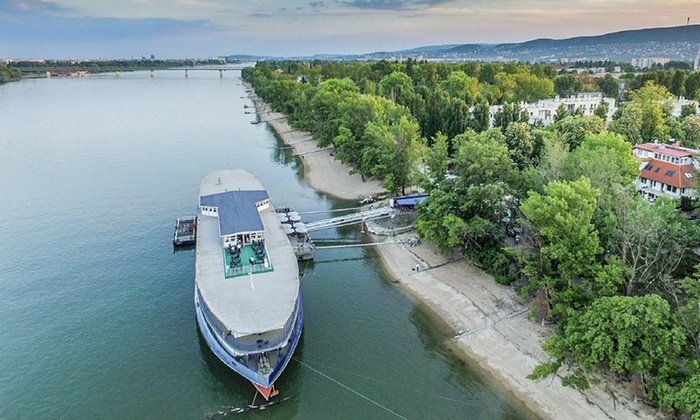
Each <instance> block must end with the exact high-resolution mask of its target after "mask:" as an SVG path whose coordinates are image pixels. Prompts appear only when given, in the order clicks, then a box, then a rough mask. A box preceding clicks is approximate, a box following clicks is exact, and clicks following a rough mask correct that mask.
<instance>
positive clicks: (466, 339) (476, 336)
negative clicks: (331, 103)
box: [244, 82, 659, 420]
mask: <svg viewBox="0 0 700 420" xmlns="http://www.w3.org/2000/svg"><path fill="white" fill-rule="evenodd" d="M244 83H245V82H244ZM245 85H246V87H247V88H248V89H250V90H252V87H250V85H248V84H247V83H246V84H245ZM249 96H250V98H251V100H253V103H254V104H255V107H256V111H257V114H258V116H259V118H260V122H267V123H268V124H269V125H270V127H271V128H272V129H273V130H274V131H275V133H276V134H277V135H278V136H279V137H280V139H281V140H282V142H283V143H284V144H285V145H288V146H290V148H291V149H292V150H293V151H294V154H295V155H299V156H301V161H302V165H303V168H304V179H305V181H306V182H307V183H308V185H309V186H311V187H312V188H314V189H317V190H319V191H321V192H323V193H326V194H328V195H332V196H335V197H338V198H341V199H357V198H360V197H363V196H368V195H373V194H377V193H379V192H381V191H383V188H381V185H380V184H379V183H377V182H371V181H367V182H363V181H362V179H361V177H360V176H359V175H358V174H353V175H351V174H350V168H348V167H347V166H346V165H344V164H342V163H340V162H338V161H336V160H335V159H334V158H333V157H332V156H331V154H330V149H319V148H318V146H317V145H316V143H315V142H314V141H313V139H312V137H311V134H310V133H306V132H300V131H297V130H294V129H292V128H291V127H290V126H289V124H288V123H287V121H286V118H285V116H284V115H283V114H281V113H274V112H271V111H269V110H268V108H267V105H266V104H265V103H264V102H263V101H262V99H260V98H258V97H257V96H256V95H255V93H254V92H250V94H249ZM371 237H372V240H373V241H374V242H383V241H386V240H391V241H394V240H396V239H406V238H412V237H415V233H412V232H409V233H403V234H399V235H396V236H393V237H381V236H376V235H371ZM374 248H375V249H376V252H377V254H378V255H379V257H380V260H381V262H382V266H383V269H384V270H385V272H386V273H387V275H388V276H389V277H390V278H391V279H392V280H393V281H394V282H395V283H397V284H398V285H400V286H401V288H402V289H404V290H405V291H406V292H407V293H408V294H409V295H411V296H412V297H413V298H414V299H415V300H416V301H417V302H418V303H419V304H420V305H422V306H424V307H425V308H426V309H427V310H428V311H429V312H431V313H432V314H433V315H434V316H435V317H437V318H438V321H440V322H442V323H443V324H444V325H445V326H446V327H447V328H449V329H451V330H452V332H453V334H454V337H452V338H448V339H447V340H446V343H445V345H446V346H447V348H448V349H449V350H451V351H452V352H453V353H454V354H455V355H456V356H457V357H458V358H460V359H461V360H462V361H463V362H464V363H465V364H467V365H468V366H469V369H472V370H475V371H477V372H479V374H482V376H484V377H485V379H487V380H488V381H489V382H494V383H495V384H497V386H498V388H499V389H501V390H503V391H506V392H507V393H508V394H510V395H509V396H512V397H513V399H514V400H516V401H517V403H519V404H521V405H522V406H524V407H526V408H527V409H528V410H529V411H531V412H532V413H533V414H534V415H535V416H538V417H542V418H551V419H561V418H567V419H582V420H590V419H598V418H610V419H639V418H643V419H646V418H649V419H652V418H658V415H659V413H657V412H656V411H655V410H653V409H651V408H649V407H647V406H646V405H644V404H643V403H641V402H638V401H635V400H633V398H632V397H631V396H630V395H629V391H628V390H627V389H626V388H625V386H624V385H623V384H618V383H616V382H614V381H609V380H606V379H605V378H600V382H599V383H597V384H592V385H591V387H590V388H589V389H588V390H586V391H579V390H576V389H574V388H571V387H565V386H563V385H562V384H561V377H559V376H556V377H554V378H552V379H543V380H540V381H531V380H529V379H527V378H526V376H527V375H528V374H529V373H530V372H531V371H532V369H533V368H534V367H535V366H536V365H537V364H539V363H541V362H543V361H546V360H547V359H548V358H547V356H546V355H545V353H544V351H543V350H542V349H541V347H540V343H541V341H542V340H543V339H544V338H545V337H547V336H548V335H549V333H550V329H549V328H548V327H545V326H542V325H538V324H535V323H534V322H532V321H530V320H529V319H528V318H527V313H528V309H529V308H528V307H527V306H526V305H522V304H521V303H520V302H519V299H518V296H517V294H516V293H515V291H514V290H513V289H512V288H509V287H506V286H501V285H499V284H498V283H496V282H495V280H494V279H493V278H492V277H491V275H489V274H488V273H486V272H484V271H483V270H481V269H479V268H477V267H476V266H474V265H472V264H471V263H469V262H468V261H467V260H466V259H464V258H460V259H458V260H456V261H453V260H448V258H447V257H446V256H444V255H441V254H440V253H439V252H438V251H437V249H436V248H435V247H433V246H430V245H427V244H421V245H419V246H415V247H408V246H407V245H405V244H396V245H385V246H377V247H374ZM416 264H418V265H419V266H420V268H421V269H420V271H418V272H416V271H414V270H412V269H415V267H416Z"/></svg>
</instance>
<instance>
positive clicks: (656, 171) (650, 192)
mask: <svg viewBox="0 0 700 420" xmlns="http://www.w3.org/2000/svg"><path fill="white" fill-rule="evenodd" d="M632 154H633V155H634V156H635V157H636V158H637V159H638V160H639V161H640V166H639V167H640V174H639V177H638V178H637V179H636V181H635V185H636V187H637V191H639V192H640V193H641V194H642V196H644V198H646V199H648V200H649V201H654V200H656V198H657V197H659V196H662V195H663V196H666V197H671V198H674V199H680V198H681V197H695V191H694V189H693V187H694V183H695V177H696V176H697V170H698V162H697V161H696V160H695V158H694V156H695V155H696V154H698V151H697V150H694V149H688V148H686V147H681V146H680V145H679V144H678V143H668V144H659V143H643V144H638V145H635V146H634V148H633V149H632Z"/></svg>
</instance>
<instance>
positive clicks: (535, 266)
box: [520, 178, 617, 313]
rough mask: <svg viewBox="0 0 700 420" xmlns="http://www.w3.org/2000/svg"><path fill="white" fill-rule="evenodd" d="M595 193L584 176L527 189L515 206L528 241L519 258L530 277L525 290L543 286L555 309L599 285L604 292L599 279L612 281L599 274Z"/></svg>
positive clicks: (563, 308)
mask: <svg viewBox="0 0 700 420" xmlns="http://www.w3.org/2000/svg"><path fill="white" fill-rule="evenodd" d="M597 196H598V192H597V191H596V190H595V189H594V188H593V187H592V186H591V184H590V182H589V181H588V179H586V178H581V179H579V180H577V181H573V182H560V181H552V182H550V183H549V184H547V185H546V186H545V187H544V194H539V193H536V192H532V193H530V195H529V197H528V198H527V199H526V200H525V201H523V202H522V203H521V205H520V211H521V212H522V214H523V215H524V217H525V222H526V223H527V226H529V229H530V231H531V237H532V241H533V247H532V251H531V252H530V253H529V254H528V255H525V256H524V258H523V259H524V263H525V268H524V269H523V272H524V273H525V274H526V275H527V276H528V278H529V281H530V284H529V285H528V287H527V288H526V290H530V291H534V290H540V289H541V290H543V291H544V293H545V298H546V300H547V303H548V305H549V309H550V310H554V311H555V312H556V313H562V312H565V311H566V310H567V308H572V307H574V308H575V307H579V306H581V305H582V304H583V303H585V301H587V300H590V298H591V297H593V296H595V295H596V293H598V292H599V291H602V290H603V289H604V290H605V291H606V293H609V292H610V290H611V287H610V285H609V284H598V283H602V281H601V280H604V281H605V282H606V283H610V282H613V283H615V282H617V279H616V278H614V276H611V278H610V279H607V278H606V279H603V278H602V277H599V276H600V275H601V274H602V273H606V275H607V274H608V273H609V271H608V270H604V269H602V267H601V266H600V264H598V262H597V260H598V256H599V255H600V254H601V252H602V248H601V247H600V243H599V240H598V232H597V231H596V230H595V227H594V226H593V223H592V217H593V212H594V210H595V208H596V202H597ZM613 268H614V267H613ZM597 276H598V277H597ZM598 289H600V290H598Z"/></svg>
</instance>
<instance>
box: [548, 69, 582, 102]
mask: <svg viewBox="0 0 700 420" xmlns="http://www.w3.org/2000/svg"><path fill="white" fill-rule="evenodd" d="M554 90H555V91H556V92H557V95H559V96H561V97H562V98H568V97H569V96H574V95H576V94H578V93H579V92H581V91H582V90H583V82H581V80H580V79H579V78H578V77H577V76H576V75H573V74H563V75H561V76H558V77H557V78H556V79H554Z"/></svg>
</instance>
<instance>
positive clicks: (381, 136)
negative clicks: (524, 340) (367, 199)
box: [243, 60, 700, 419]
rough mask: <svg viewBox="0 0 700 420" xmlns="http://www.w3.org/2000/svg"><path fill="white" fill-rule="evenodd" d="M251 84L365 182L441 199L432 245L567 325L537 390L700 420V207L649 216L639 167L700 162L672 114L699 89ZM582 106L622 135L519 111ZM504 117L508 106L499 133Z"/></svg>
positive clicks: (662, 83)
mask: <svg viewBox="0 0 700 420" xmlns="http://www.w3.org/2000/svg"><path fill="white" fill-rule="evenodd" d="M243 77H244V79H245V80H246V81H247V82H249V83H251V85H252V86H253V88H254V89H255V91H256V93H257V94H258V95H259V96H260V97H262V98H263V99H264V100H265V101H266V102H267V103H268V104H269V105H270V106H271V107H272V109H274V110H275V111H279V112H283V113H284V114H286V115H287V116H288V119H289V122H290V124H292V125H293V126H294V127H295V128H297V129H301V130H305V131H309V132H311V133H312V134H313V136H314V138H315V140H316V141H317V142H318V143H319V145H321V146H330V145H332V146H333V147H334V148H335V156H336V158H337V159H339V160H341V161H342V162H344V163H346V164H348V165H349V166H351V167H352V168H353V170H354V171H356V172H359V173H360V174H362V175H363V177H366V178H369V179H376V180H380V181H382V182H383V185H384V186H385V187H386V189H387V191H389V192H390V193H392V194H402V193H404V192H406V191H407V190H408V189H409V188H411V187H413V186H419V187H420V188H422V189H424V190H425V191H427V192H428V193H429V197H428V198H427V199H426V201H425V202H424V203H422V204H421V205H420V206H419V207H418V216H417V219H416V221H415V223H414V228H415V230H416V232H417V233H418V234H419V235H420V237H421V238H423V239H424V240H425V241H427V242H430V243H432V244H435V245H436V246H437V247H438V248H439V249H440V250H441V251H442V252H444V253H447V254H455V255H464V256H465V257H467V258H469V259H470V260H471V261H472V262H473V263H474V264H476V265H478V266H480V267H482V268H483V269H485V270H486V271H488V272H490V273H491V274H492V275H493V277H494V279H495V280H496V281H497V282H499V283H501V284H505V285H511V286H512V287H514V288H516V289H517V290H519V292H520V294H521V296H522V298H523V299H525V300H527V301H528V302H530V306H531V308H532V313H531V316H532V318H533V321H535V322H545V323H549V324H552V325H554V330H553V333H552V335H551V336H550V337H549V338H547V339H546V340H545V341H544V342H543V348H544V350H545V351H546V353H547V354H548V355H549V356H550V360H549V361H548V362H547V363H543V364H541V365H539V366H537V367H536V368H535V369H534V371H533V372H532V373H531V375H530V378H531V379H533V380H537V379H540V378H545V377H548V376H550V375H552V374H554V373H559V374H560V375H562V376H563V377H564V378H565V379H564V383H565V384H566V385H570V386H574V387H578V388H581V389H585V388H587V387H588V386H590V384H591V383H592V382H595V381H596V377H598V376H599V375H601V374H605V375H615V376H617V377H618V378H619V379H620V380H621V381H624V382H626V383H627V384H628V385H629V387H630V388H631V389H633V390H634V393H635V395H637V396H638V397H640V398H643V399H644V401H645V402H647V403H648V404H651V405H653V406H656V407H659V408H660V409H662V410H666V411H668V412H673V413H688V414H690V415H691V416H692V418H693V419H700V265H699V264H698V262H699V261H698V257H697V255H696V254H695V253H694V252H693V250H694V249H697V248H698V247H699V245H700V229H699V228H698V225H697V221H696V220H695V218H696V216H695V208H696V206H697V203H696V201H695V200H687V199H685V200H681V201H679V202H677V201H673V200H670V199H666V198H658V199H657V200H656V201H655V202H654V203H650V202H648V201H647V200H645V199H644V198H642V197H641V196H640V195H639V194H638V193H637V192H636V191H635V188H634V180H635V178H636V177H637V176H638V175H639V171H640V165H639V162H638V161H637V160H636V159H635V158H634V157H633V155H632V147H633V146H634V145H635V144H637V143H643V142H654V141H658V142H666V141H669V140H671V139H674V140H675V141H678V142H680V144H681V145H683V146H687V147H691V148H700V117H698V115H697V109H695V108H694V107H692V106H686V107H684V108H683V110H682V112H681V115H680V116H679V117H674V116H673V115H671V109H670V105H669V100H670V99H671V98H672V97H673V96H680V95H684V96H686V97H688V98H693V99H697V98H698V95H699V94H700V73H699V72H691V71H684V70H677V69H670V70H658V71H654V72H647V73H640V74H625V75H622V76H621V77H620V78H618V77H614V76H611V75H606V76H605V77H593V75H586V74H573V73H566V72H564V71H558V70H557V69H556V68H554V67H551V66H545V65H540V64H523V63H506V64H499V63H476V62H464V63H443V62H425V61H421V62H416V61H413V60H407V61H403V62H388V61H380V62H373V63H364V62H353V63H345V62H259V63H258V64H257V65H256V66H255V67H254V68H247V69H244V71H243ZM623 87H624V89H623ZM585 91H602V92H604V94H605V95H606V96H612V97H615V98H617V99H619V100H621V101H622V102H621V103H622V106H621V107H620V108H619V110H618V111H617V112H616V114H615V116H614V118H613V119H612V121H605V120H604V118H602V117H604V116H605V115H606V113H607V110H606V109H605V108H604V107H605V105H604V104H601V106H600V107H599V109H598V110H596V112H595V115H592V116H584V115H581V114H580V113H578V112H573V113H570V112H568V111H567V110H566V109H565V108H563V107H562V108H560V109H559V110H558V111H557V115H556V116H555V122H554V123H553V124H551V125H549V126H546V127H544V126H542V125H540V124H534V125H531V124H529V123H528V120H529V118H528V115H527V113H525V112H523V110H522V109H521V106H520V103H521V102H523V101H524V102H533V101H537V100H539V99H544V98H552V97H554V96H555V95H561V96H569V95H573V94H576V93H579V92H585ZM491 105H501V107H500V108H499V110H498V111H497V112H496V113H495V115H494V116H493V121H492V118H491V116H490V114H489V107H490V106H491ZM514 232H517V234H514Z"/></svg>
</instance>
